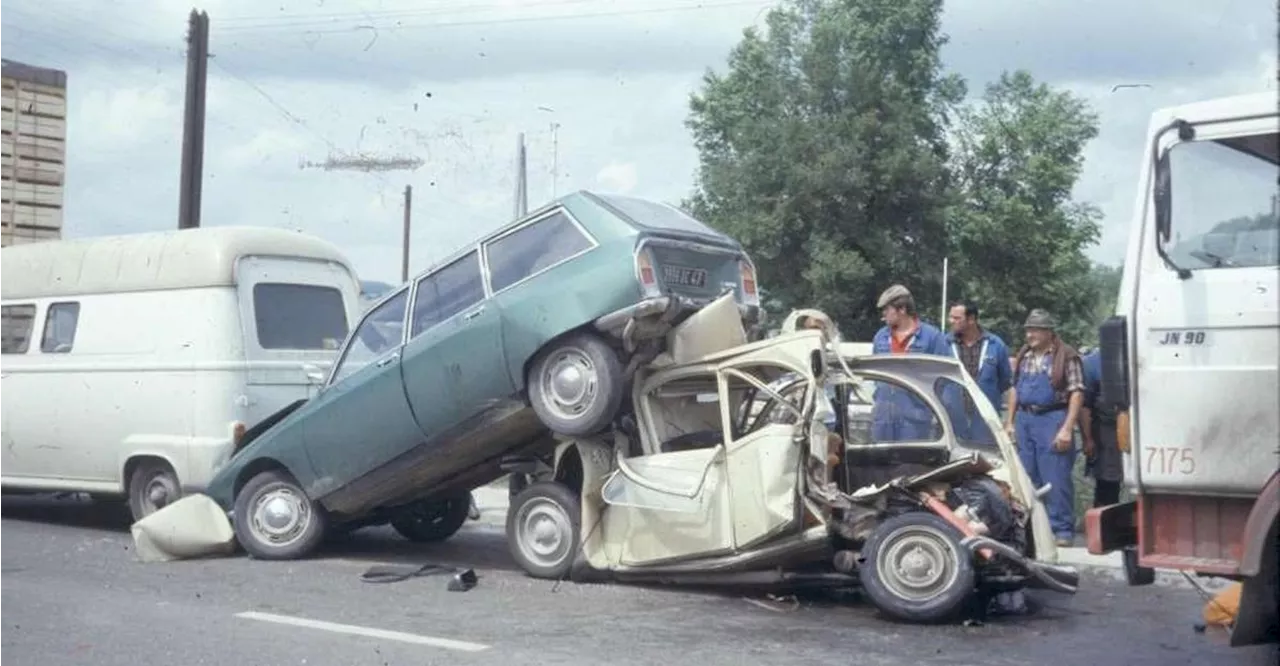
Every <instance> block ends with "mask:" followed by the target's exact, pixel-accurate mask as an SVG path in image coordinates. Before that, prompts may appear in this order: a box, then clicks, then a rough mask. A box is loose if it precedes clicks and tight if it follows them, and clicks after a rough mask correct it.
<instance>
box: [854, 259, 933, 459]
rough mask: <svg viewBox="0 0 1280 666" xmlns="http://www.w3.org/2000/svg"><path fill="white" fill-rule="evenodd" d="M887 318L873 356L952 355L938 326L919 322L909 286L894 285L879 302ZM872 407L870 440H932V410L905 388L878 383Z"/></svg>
mask: <svg viewBox="0 0 1280 666" xmlns="http://www.w3.org/2000/svg"><path fill="white" fill-rule="evenodd" d="M876 307H877V308H879V309H880V315H881V317H882V318H883V319H884V324H885V325H884V327H883V328H881V329H880V330H879V331H878V332H877V333H876V336H875V338H873V339H872V341H871V353H873V354H937V355H939V356H947V355H949V354H950V353H951V349H950V347H948V346H947V338H946V336H945V335H944V334H943V333H942V331H940V330H938V329H937V327H935V326H933V325H931V324H929V323H927V322H923V321H920V315H919V314H918V313H917V312H916V302H915V299H914V298H912V296H911V292H910V291H908V290H907V288H906V287H904V286H902V285H900V284H895V285H893V286H892V287H889V288H888V289H886V290H884V293H882V294H880V299H879V300H878V301H877V302H876ZM873 400H874V404H873V405H872V407H871V438H872V439H873V440H875V441H877V442H907V441H931V440H933V439H934V436H933V428H934V415H933V410H931V409H929V406H928V405H927V404H925V403H924V401H922V400H920V399H919V398H917V397H915V396H914V395H912V394H911V393H910V392H908V391H907V389H905V388H899V387H897V386H893V385H890V384H887V383H885V382H876V390H875V394H874V396H873Z"/></svg>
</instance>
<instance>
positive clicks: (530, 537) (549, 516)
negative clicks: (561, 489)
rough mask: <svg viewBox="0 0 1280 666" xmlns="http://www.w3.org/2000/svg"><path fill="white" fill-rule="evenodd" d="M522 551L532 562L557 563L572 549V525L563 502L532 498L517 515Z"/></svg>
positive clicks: (540, 564) (545, 565)
mask: <svg viewBox="0 0 1280 666" xmlns="http://www.w3.org/2000/svg"><path fill="white" fill-rule="evenodd" d="M516 526H517V529H516V539H517V545H518V546H519V548H520V552H521V553H522V554H524V556H525V558H526V559H528V560H529V561H530V562H533V563H535V564H537V565H538V566H543V567H554V566H556V565H558V564H560V563H561V562H563V561H564V559H565V558H566V557H568V556H569V553H570V552H572V550H573V544H572V538H573V526H572V523H571V522H570V521H569V516H568V514H566V513H565V512H564V509H562V508H561V507H560V505H558V504H556V503H555V502H552V501H550V500H544V499H538V500H533V501H530V502H529V503H527V504H525V505H524V506H523V507H521V508H520V514H519V515H518V516H517V518H516Z"/></svg>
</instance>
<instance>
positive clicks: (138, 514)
mask: <svg viewBox="0 0 1280 666" xmlns="http://www.w3.org/2000/svg"><path fill="white" fill-rule="evenodd" d="M128 497H129V512H130V513H132V514H133V520H134V522H137V521H139V520H142V519H143V518H146V517H147V516H149V515H151V514H153V513H155V512H156V511H159V510H160V509H163V508H165V507H166V506H169V505H170V504H173V503H174V502H176V501H178V500H179V499H181V498H182V485H181V484H180V483H179V482H178V474H177V473H176V472H174V471H173V468H172V467H170V466H169V463H166V462H164V461H163V460H155V459H148V460H143V461H141V462H139V463H138V464H137V465H136V466H135V467H134V468H133V472H132V473H131V474H130V475H129V490H128Z"/></svg>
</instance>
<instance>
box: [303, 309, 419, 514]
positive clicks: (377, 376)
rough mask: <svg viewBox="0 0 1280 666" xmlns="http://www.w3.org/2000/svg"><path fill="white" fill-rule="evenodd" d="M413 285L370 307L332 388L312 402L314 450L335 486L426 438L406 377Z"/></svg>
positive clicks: (327, 481)
mask: <svg viewBox="0 0 1280 666" xmlns="http://www.w3.org/2000/svg"><path fill="white" fill-rule="evenodd" d="M408 303H409V289H408V288H407V287H403V288H401V289H400V291H399V292H397V293H396V294H395V295H394V296H391V297H390V298H388V299H386V300H384V301H383V302H382V303H381V304H380V305H378V306H376V307H374V308H373V309H371V310H369V312H367V313H366V314H365V315H364V317H363V318H362V319H361V320H360V323H359V325H358V326H357V327H356V330H355V332H354V333H353V334H352V335H351V336H350V337H349V338H348V340H347V344H346V348H345V349H344V350H343V351H342V355H341V356H340V357H339V360H338V363H337V364H336V365H335V366H334V368H333V371H332V373H331V374H330V378H329V382H328V384H327V386H326V387H325V389H324V390H323V391H321V392H320V394H319V395H318V396H316V397H315V398H314V399H313V404H310V405H307V406H306V409H308V410H309V411H310V412H311V414H310V415H309V416H308V418H307V421H306V424H305V426H304V433H305V438H306V447H307V455H308V456H309V457H310V459H311V464H312V466H313V467H314V468H315V470H316V476H317V478H319V479H321V480H323V482H324V485H325V486H326V487H327V488H329V489H334V488H339V487H342V486H345V485H347V484H349V483H351V482H352V481H355V480H358V479H359V478H360V477H362V476H364V475H365V474H368V473H369V472H371V471H373V470H375V469H377V468H379V467H381V466H382V465H384V464H386V463H387V462H390V461H391V460H393V459H394V458H396V457H397V456H399V455H400V454H402V453H404V452H406V451H408V450H410V449H412V448H413V447H414V446H416V445H417V444H419V443H421V442H422V431H421V430H419V429H418V424H417V422H416V421H415V420H414V418H413V412H412V410H411V409H410V408H409V402H408V400H407V399H406V398H405V391H404V382H403V381H402V379H401V374H400V372H401V358H400V356H401V352H402V350H403V341H404V325H405V311H406V310H407V305H408Z"/></svg>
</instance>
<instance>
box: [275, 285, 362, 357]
mask: <svg viewBox="0 0 1280 666" xmlns="http://www.w3.org/2000/svg"><path fill="white" fill-rule="evenodd" d="M253 312H254V318H255V319H256V327H257V332H258V345H259V346H261V347H262V348H263V349H299V350H315V349H324V350H337V349H338V347H340V346H341V345H342V341H343V340H345V339H346V337H347V309H346V307H345V306H344V304H343V302H342V292H340V291H338V290H337V289H336V288H334V287H322V286H318V285H310V284H285V283H270V282H263V283H259V284H255V285H254V286H253Z"/></svg>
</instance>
